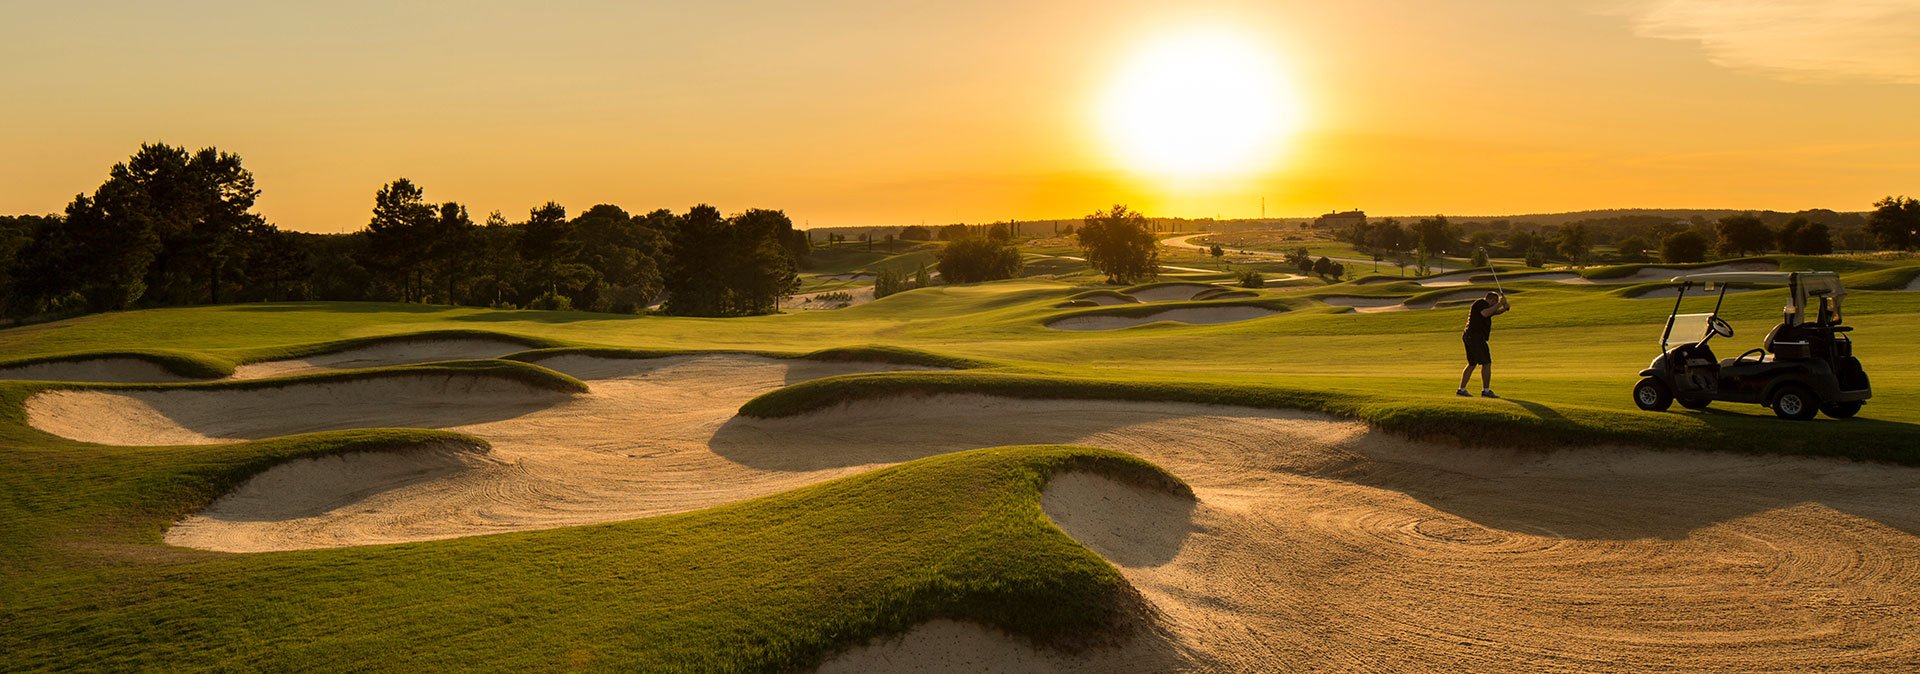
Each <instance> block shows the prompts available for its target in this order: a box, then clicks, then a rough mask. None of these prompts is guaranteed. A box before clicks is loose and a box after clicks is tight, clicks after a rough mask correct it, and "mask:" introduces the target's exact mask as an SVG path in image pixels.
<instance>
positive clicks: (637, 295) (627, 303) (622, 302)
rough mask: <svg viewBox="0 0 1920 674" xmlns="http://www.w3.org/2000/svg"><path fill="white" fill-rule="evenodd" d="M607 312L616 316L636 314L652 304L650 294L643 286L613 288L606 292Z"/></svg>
mask: <svg viewBox="0 0 1920 674" xmlns="http://www.w3.org/2000/svg"><path fill="white" fill-rule="evenodd" d="M606 298H607V311H609V312H612V313H616V314H637V313H640V312H643V311H646V310H647V305H648V304H652V303H653V295H652V293H649V292H647V288H646V287H645V286H640V285H630V286H614V287H613V288H612V289H610V290H608V291H607V292H606Z"/></svg>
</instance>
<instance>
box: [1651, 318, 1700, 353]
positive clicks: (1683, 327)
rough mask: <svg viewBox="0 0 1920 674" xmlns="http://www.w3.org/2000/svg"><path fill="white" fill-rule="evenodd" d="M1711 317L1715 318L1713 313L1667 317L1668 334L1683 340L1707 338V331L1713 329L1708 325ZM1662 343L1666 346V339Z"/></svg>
mask: <svg viewBox="0 0 1920 674" xmlns="http://www.w3.org/2000/svg"><path fill="white" fill-rule="evenodd" d="M1709 318H1713V314H1674V315H1673V317H1672V318H1668V319H1667V334H1668V335H1671V336H1672V338H1673V339H1675V340H1679V341H1683V342H1697V341H1700V340H1703V339H1706V338H1707V331H1708V330H1710V329H1711V328H1710V327H1709V326H1708V325H1707V319H1709ZM1660 345H1661V347H1662V348H1665V346H1666V340H1665V339H1662V340H1661V343H1660Z"/></svg>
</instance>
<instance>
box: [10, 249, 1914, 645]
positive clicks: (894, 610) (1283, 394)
mask: <svg viewBox="0 0 1920 674" xmlns="http://www.w3.org/2000/svg"><path fill="white" fill-rule="evenodd" d="M1780 261H1781V264H1782V266H1783V267H1790V266H1791V267H1796V268H1836V270H1838V271H1841V272H1842V273H1843V274H1844V277H1845V278H1846V279H1847V281H1848V283H1849V285H1850V286H1851V287H1852V288H1854V289H1855V290H1854V293H1853V294H1852V295H1851V296H1850V297H1849V298H1848V305H1847V309H1848V318H1849V323H1851V324H1852V325H1854V326H1855V327H1856V331H1855V332H1854V333H1853V336H1854V338H1855V339H1856V340H1857V348H1856V351H1857V352H1858V354H1859V355H1860V356H1861V358H1862V359H1863V361H1864V362H1865V363H1866V366H1867V369H1868V372H1869V373H1870V374H1871V375H1872V376H1873V378H1874V387H1875V398H1874V399H1873V400H1872V401H1871V402H1870V403H1869V404H1868V405H1867V407H1866V409H1865V410H1864V411H1863V412H1862V413H1861V417H1862V418H1859V419H1854V420H1849V421H1835V420H1829V419H1820V420H1817V421H1811V422H1799V423H1796V422H1785V421H1780V420H1777V419H1774V418H1773V416H1772V415H1771V413H1769V412H1767V411H1766V410H1764V409H1762V408H1760V407H1758V406H1753V405H1718V406H1716V407H1715V408H1714V409H1712V410H1709V411H1707V412H1704V413H1701V412H1685V411H1676V412H1670V413H1661V414H1655V413H1646V412H1640V411H1638V410H1636V409H1634V408H1633V406H1632V403H1631V402H1630V400H1629V398H1628V391H1629V389H1630V387H1631V386H1632V384H1633V382H1634V381H1635V380H1636V378H1637V374H1636V373H1637V372H1638V371H1639V370H1640V369H1641V368H1642V367H1645V365H1646V363H1647V362H1648V361H1649V360H1651V359H1652V358H1653V357H1654V356H1655V355H1656V352H1657V350H1658V347H1657V343H1658V339H1659V332H1660V326H1661V323H1662V321H1663V319H1664V318H1665V316H1666V314H1667V311H1668V310H1669V309H1670V308H1671V307H1672V302H1671V301H1669V300H1653V299H1636V298H1633V297H1629V296H1628V295H1630V294H1633V293H1634V292H1635V291H1636V290H1638V289H1639V286H1625V287H1622V286H1611V285H1585V286H1583V285H1572V284H1561V283H1555V282H1552V281H1545V280H1525V279H1514V280H1513V281H1511V282H1508V283H1507V284H1506V285H1507V287H1508V288H1509V289H1511V290H1513V291H1514V311H1513V312H1512V313H1509V314H1506V315H1503V316H1501V317H1499V318H1498V319H1496V320H1495V331H1494V339H1493V351H1494V356H1495V359H1496V362H1497V363H1498V365H1497V374H1498V376H1497V377H1496V387H1497V388H1498V389H1499V390H1500V391H1501V393H1502V394H1503V395H1505V396H1506V398H1507V399H1505V400H1483V399H1478V398H1474V399H1461V398H1456V397H1454V396H1453V395H1452V391H1453V387H1454V384H1455V383H1456V382H1457V377H1458V373H1459V370H1460V365H1461V362H1460V361H1461V353H1460V350H1461V347H1460V342H1459V331H1460V328H1461V325H1462V323H1463V321H1464V317H1463V315H1462V314H1463V313H1464V310H1462V309H1458V308H1442V309H1433V310H1415V311H1400V312H1389V313H1375V314H1358V313H1353V312H1350V311H1346V310H1345V309H1342V308H1337V307H1331V306H1327V305H1325V304H1324V303H1321V302H1319V301H1317V300H1316V298H1317V297H1321V296H1324V295H1327V294H1357V295H1375V296H1385V295H1394V296H1406V295H1415V294H1418V293H1442V292H1444V293H1452V292H1460V291H1462V290H1467V289H1478V288H1480V287H1481V286H1470V287H1457V288H1444V289H1428V288H1421V287H1419V286H1417V285H1414V284H1411V283H1405V282H1396V283H1388V284H1376V285H1357V284H1353V283H1343V284H1336V285H1332V286H1322V285H1319V284H1317V283H1316V284H1312V285H1307V286H1302V287H1293V288H1278V289H1276V288H1268V289H1265V290H1262V291H1260V293H1259V296H1258V297H1257V298H1253V299H1251V300H1244V301H1233V302H1221V301H1211V302H1209V301H1195V302H1170V303H1156V304H1151V305H1127V306H1118V307H1093V308H1086V309H1061V308H1059V307H1058V305H1059V304H1060V303H1062V302H1063V301H1067V300H1068V299H1069V298H1071V297H1076V296H1079V295H1077V294H1080V293H1084V292H1085V291H1087V286H1088V283H1085V282H1084V279H1075V280H1073V281H1067V282H1063V281H1055V280H1044V279H1031V278H1030V279H1019V280H1012V281H1003V282H996V283H987V284H974V285H955V286H936V287H932V288H924V289H918V290H913V291H910V292H906V293H901V294H898V295H895V296H891V297H887V298H885V299H881V300H878V301H875V302H872V303H868V304H864V305H860V306H856V307H851V308H848V309H843V310H836V311H830V312H806V313H797V314H792V315H779V316H765V317H754V318H742V319H700V318H669V317H659V316H615V315H604V314H592V313H584V312H540V311H495V310H486V309H471V308H454V307H430V306H419V305H398V304H371V303H368V304H340V303H290V304H253V305H228V306H214V307H194V308H181V309H164V310H153V311H138V312H126V313H118V314H107V315H101V316H92V317H87V318H83V319H77V320H71V321H63V322H59V323H50V324H43V325H36V326H28V327H23V328H14V329H7V330H0V354H5V358H7V359H8V360H14V361H19V360H25V359H36V358H47V357H73V356H75V355H84V354H97V353H140V354H155V355H157V356H159V357H165V358H170V359H173V361H174V362H177V363H180V364H182V365H181V367H184V368H188V369H192V368H202V369H201V370H200V373H201V374H213V373H220V372H225V371H230V369H231V367H232V365H233V364H234V363H239V362H250V361H255V360H260V359H263V358H269V357H288V356H295V355H311V354H314V353H320V352H324V351H327V350H337V349H340V348H350V346H351V345H357V344H366V343H367V341H366V340H374V339H383V338H393V337H395V336H402V335H412V334H422V333H430V334H435V335H439V336H460V337H476V336H483V335H506V336H509V337H510V338H511V339H514V340H516V341H519V342H520V343H523V344H527V345H528V346H530V347H538V348H532V349H529V350H528V351H525V352H522V353H519V354H514V355H512V356H509V357H508V358H507V359H500V360H481V361H459V362H452V363H436V364H425V365H416V366H406V367H397V368H376V369H372V370H365V371H353V372H346V373H323V374H316V375H306V376H304V377H302V378H301V379H303V380H319V381H325V380H328V379H329V378H342V377H365V376H390V375H391V374H393V373H396V372H405V373H417V372H421V371H445V372H455V371H458V372H463V373H480V374H483V375H486V376H493V375H499V376H509V377H524V378H527V379H526V380H527V381H538V382H544V385H550V386H553V387H557V388H561V389H563V390H578V389H577V388H575V387H576V386H577V385H578V384H579V383H578V382H577V381H574V380H571V379H570V378H565V376H564V375H560V374H558V373H554V372H552V371H551V370H546V369H545V368H539V367H537V366H536V365H532V364H529V363H538V362H539V361H540V360H542V359H543V358H547V357H552V356H554V355H557V354H565V353H585V354H592V355H600V356H617V357H636V358H646V357H659V356H666V355H681V354H687V353H695V352H704V351H729V352H744V353H756V354H761V355H767V356H772V357H809V358H818V359H829V360H831V359H855V360H878V361H884V362H892V363H900V364H910V365H921V366H932V367H941V368H950V371H927V372H904V373H875V374H860V375H847V376H842V377H833V378H828V379H821V380H816V381H812V382H805V383H800V384H797V385H793V386H789V387H786V388H783V389H779V390H776V391H773V392H770V393H768V394H766V395H763V396H761V397H759V398H756V399H755V400H753V401H751V402H749V403H748V404H747V405H745V406H744V407H743V408H742V413H744V414H748V415H755V416H779V415H790V414H799V413H804V412H807V411H809V410H817V409H821V408H824V407H830V406H833V405H836V404H841V403H845V402H848V401H856V400H861V399H867V398H873V397H879V396H891V395H902V394H911V395H922V394H936V393H987V394H993V395H1005V396H1014V397H1023V398H1096V399H1113V400H1143V401H1144V400H1164V401H1186V402H1202V403H1224V404H1237V405H1254V406H1278V407H1289V408H1299V409H1306V410H1314V411H1319V412H1323V413H1327V414H1331V415H1335V416H1340V417H1346V418H1353V419H1361V420H1365V421H1368V422H1370V423H1373V424H1376V425H1378V426H1379V427H1381V428H1383V429H1386V430H1389V431H1392V432H1396V433H1403V434H1407V435H1411V436H1418V437H1433V438H1442V439H1447V440H1449V441H1451V442H1458V443H1464V444H1518V445H1522V446H1556V447H1573V446H1580V445H1588V444H1595V443H1609V444H1611V443H1625V444H1638V445H1648V446H1653V447H1661V448H1690V449H1709V450H1718V451H1734V452H1775V453H1779V452H1784V453H1801V454H1818V455H1829V456H1840V457H1848V458H1857V459H1870V460H1880V461H1888V462H1895V463H1904V464H1915V463H1920V449H1916V448H1920V349H1915V348H1914V347H1913V344H1912V340H1911V338H1910V336H1911V335H1913V334H1916V333H1920V293H1915V292H1905V291H1893V290H1870V289H1867V288H1872V287H1879V288H1893V287H1901V284H1902V283H1904V282H1905V281H1907V280H1910V279H1911V278H1913V277H1914V276H1915V275H1917V274H1920V267H1916V266H1915V265H1914V264H1913V263H1912V261H1911V260H1891V261H1876V260H1853V259H1841V258H1780ZM1694 302H1695V304H1692V305H1689V307H1688V310H1704V309H1705V308H1707V307H1710V306H1711V300H1709V299H1704V298H1703V299H1700V300H1697V301H1694ZM1784 302H1785V292H1784V291H1783V290H1779V289H1773V290H1764V291H1758V292H1751V293H1745V294H1740V295H1733V296H1728V297H1727V299H1726V305H1725V307H1724V309H1723V313H1724V315H1726V316H1727V317H1728V318H1729V319H1730V320H1731V321H1732V322H1733V325H1734V327H1735V328H1736V331H1737V334H1738V337H1736V338H1735V339H1733V340H1731V344H1732V345H1733V346H1737V347H1740V348H1738V349H1729V348H1727V347H1722V350H1726V351H1737V350H1744V348H1745V347H1747V346H1751V345H1753V344H1757V343H1758V341H1759V339H1760V335H1763V334H1765V332H1766V330H1767V329H1768V328H1769V327H1771V326H1772V324H1773V323H1775V322H1776V321H1778V319H1779V310H1780V307H1781V305H1782V304H1784ZM1228 304H1252V305H1256V306H1265V307H1269V308H1275V309H1285V310H1286V311H1284V312H1282V313H1277V314H1275V315H1272V316H1270V317H1266V318H1262V319H1259V320H1254V321H1246V322H1241V323H1226V324H1217V325H1185V324H1155V325H1149V326H1143V327H1137V328H1128V329H1121V330H1108V331H1096V332H1071V331H1061V330H1053V329H1049V328H1047V327H1045V324H1046V323H1047V322H1049V321H1053V320H1057V319H1059V318H1061V317H1063V316H1068V315H1086V314H1119V315H1137V314H1135V313H1133V312H1142V313H1153V312H1158V311H1164V310H1167V309H1170V308H1180V307H1186V306H1222V305H1228ZM284 384H285V382H284V381H281V382H271V381H270V382H265V383H262V382H246V383H216V382H209V383H189V384H175V385H138V386H140V387H146V388H154V387H175V386H185V387H225V386H241V387H245V386H270V385H284ZM45 386H66V387H73V386H79V385H74V384H59V385H54V384H27V383H18V382H14V383H5V382H0V562H4V563H3V564H0V628H4V629H0V653H5V654H7V657H6V658H5V663H6V664H7V665H9V667H7V668H9V669H11V668H16V667H18V668H39V667H51V666H54V665H55V664H56V663H57V664H60V665H65V666H66V667H70V668H82V669H120V668H158V667H161V666H163V665H164V666H169V667H175V668H264V669H282V668H292V667H296V666H307V667H321V668H329V669H351V668H368V669H419V668H426V667H437V668H475V667H481V668H492V669H502V670H507V669H512V670H519V669H557V668H563V667H570V666H573V665H575V664H578V665H579V666H581V667H583V668H600V669H610V668H623V669H648V668H653V667H652V666H653V665H661V667H659V668H666V667H665V663H672V664H676V665H679V666H681V667H682V668H686V669H718V670H736V669H746V670H753V669H781V668H793V667H803V666H805V665H807V664H809V663H812V662H815V661H817V660H818V659H819V658H820V657H821V656H822V654H824V653H827V652H830V651H832V650H834V649H836V648H840V647H843V646H845V645H847V644H851V643H856V642H858V641H860V640H861V639H863V638H865V637H867V636H870V635H876V634H886V633H892V632H897V631H899V630H900V629H903V628H904V627H906V626H909V625H911V624H913V623H914V622H916V621H918V620H922V619H925V618H927V617H931V616H949V617H960V618H965V619H970V620H978V621H981V622H986V623H989V624H994V625H999V626H1001V627H1005V628H1007V629H1009V630H1011V631H1013V632H1014V633H1016V634H1020V635H1025V636H1027V637H1030V638H1034V639H1038V640H1040V641H1042V642H1046V643H1066V644H1070V643H1073V642H1075V641H1077V640H1080V639H1092V638H1098V635H1100V634H1102V633H1103V632H1102V631H1103V630H1107V629H1110V628H1111V627H1112V626H1113V624H1114V620H1115V619H1116V615H1118V614H1119V613H1120V612H1124V611H1125V610H1126V608H1125V604H1124V602H1125V601H1129V599H1128V598H1127V597H1128V595H1127V593H1126V592H1125V587H1124V584H1123V583H1121V582H1120V581H1119V580H1118V576H1117V574H1115V573H1114V572H1113V570H1112V569H1111V568H1110V567H1108V566H1106V565H1105V564H1104V563H1102V562H1100V560H1099V558H1098V557H1097V556H1094V555H1093V554H1092V553H1090V552H1088V551H1087V550H1085V549H1084V548H1081V547H1079V546H1078V545H1076V544H1074V543H1073V542H1072V541H1070V540H1067V539H1066V538H1065V537H1064V536H1063V535H1061V534H1059V533H1058V532H1057V531H1056V530H1054V529H1053V528H1052V527H1051V525H1049V524H1047V521H1046V519H1045V518H1044V517H1043V516H1041V515H1040V514H1039V513H1038V511H1037V510H1036V508H1035V506H1034V501H1033V499H1034V495H1035V494H1036V493H1037V489H1038V485H1039V484H1040V483H1041V481H1042V480H1044V478H1045V476H1046V475H1048V474H1050V473H1051V472H1052V471H1056V470H1058V469H1059V468H1060V467H1061V466H1066V465H1083V466H1095V467H1098V468H1099V469H1101V470H1112V471H1118V472H1119V473H1122V474H1129V475H1134V476H1136V477H1140V476H1157V477H1153V480H1159V481H1160V483H1166V480H1167V479H1168V478H1166V477H1164V476H1163V475H1161V474H1160V473H1158V472H1157V471H1156V470H1155V469H1153V468H1151V467H1150V466H1146V465H1145V464H1142V463H1140V462H1139V461H1137V460H1132V459H1127V458H1125V457H1120V456H1118V455H1112V454H1109V453H1104V452H1095V451H1091V450H1083V449H1066V448H1027V449H999V450H992V451H986V452H973V453H965V454H955V455H949V456H945V457H937V458H934V459H928V460H924V461H920V462H914V463H911V464H905V465H902V466H899V467H896V468H893V469H889V470H887V471H878V472H873V473H868V474H865V475H860V476H857V477H853V478H848V479H845V480H840V481H835V482H831V483H826V484H822V485H819V486H816V487H812V488H809V489H804V490H799V491H795V492H791V493H786V494H781V495H777V496H773V497H769V498H765V499H759V500H755V501H750V502H745V503H740V504H735V505H732V506H727V507H724V508H718V509H712V510H704V511H699V512H694V513H687V514H683V515H676V516H672V517H664V518H650V519H644V520H636V521H631V522H624V523H616V524H608V525H599V526H592V527H575V528H567V529H556V530H550V531H542V532H532V533H523V534H511V535H502V536H487V537H475V538H465V539H456V540H448V541H437V542H429V543H416V544H407V545H400V546H382V547H367V548H352V549H341V550H326V551H312V552H297V553H271V554H262V555H223V554H216V553H206V552H200V551H194V550H183V549H176V548H170V547H167V546H164V545H162V544H160V543H159V537H160V532H161V530H162V528H163V527H164V526H165V525H166V523H167V522H169V521H171V520H172V519H173V518H175V517H177V516H179V515H181V514H183V513H187V512H191V511H193V510H194V509H195V508H197V507H199V506H200V505H202V504H205V503H206V502H208V501H209V500H211V499H212V498H214V497H216V496H218V495H219V494H221V493H224V492H225V491H227V490H228V489H230V488H232V486H233V485H235V484H238V483H239V482H240V481H241V480H243V479H244V478H245V476H247V475H251V474H253V473H256V472H258V471H259V470H262V469H264V468H265V467H267V466H270V465H272V464H274V463H276V462H279V461H284V460H287V459H289V458H293V457H299V456H310V455H314V454H322V453H329V452H341V451H363V450H379V449H383V448H394V447H406V446H413V445H417V444H418V443H421V442H447V441H455V442H475V441H474V440H472V439H471V438H464V437H462V436H455V435H451V434H447V433H441V432H434V431H416V430H368V431H350V432H338V433H321V434H312V435H305V436H297V437H290V438H277V439H273V440H266V441H259V442H248V443H238V444H231V445H217V446H193V447H148V448H125V447H102V446H97V445H84V444H80V443H74V442H68V441H65V440H61V439H59V438H54V437H50V436H47V435H45V434H43V433H40V432H38V431H34V430H32V429H30V428H28V427H26V426H25V423H24V413H23V412H22V410H21V404H22V402H23V401H24V400H25V398H26V396H27V395H29V394H30V393H31V391H33V390H37V388H39V387H45ZM1153 480H1148V481H1153Z"/></svg>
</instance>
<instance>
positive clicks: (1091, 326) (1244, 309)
mask: <svg viewBox="0 0 1920 674" xmlns="http://www.w3.org/2000/svg"><path fill="white" fill-rule="evenodd" d="M1277 313H1280V312H1279V311H1276V310H1273V309H1268V308H1265V307H1251V306H1223V307H1187V308H1180V309H1168V310H1166V311H1161V312H1157V313H1151V314H1147V315H1145V316H1103V315H1097V314H1096V315H1092V316H1069V317H1066V318H1062V319H1059V320H1056V321H1052V322H1049V323H1047V327H1049V328H1053V329H1055V330H1120V329H1123V328H1131V327H1137V326H1141V325H1147V324H1149V323H1158V322H1161V321H1171V322H1175V323H1194V324H1216V323H1236V322H1239V321H1250V320H1253V319H1256V318H1265V317H1267V316H1272V315H1274V314H1277Z"/></svg>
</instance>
